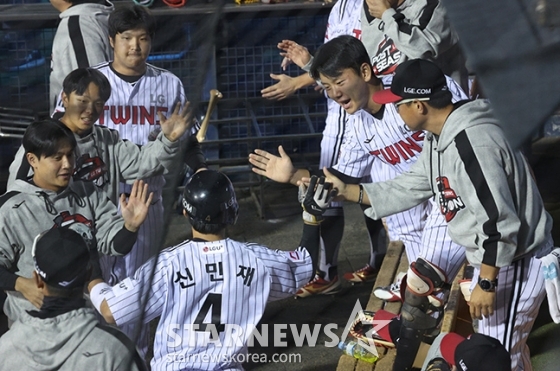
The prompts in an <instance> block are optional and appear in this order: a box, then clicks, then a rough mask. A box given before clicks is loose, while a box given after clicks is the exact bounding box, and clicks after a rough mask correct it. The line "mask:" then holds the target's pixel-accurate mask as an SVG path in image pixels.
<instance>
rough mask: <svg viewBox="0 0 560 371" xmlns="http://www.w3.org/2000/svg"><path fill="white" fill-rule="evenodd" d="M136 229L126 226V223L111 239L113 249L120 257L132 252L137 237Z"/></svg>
mask: <svg viewBox="0 0 560 371" xmlns="http://www.w3.org/2000/svg"><path fill="white" fill-rule="evenodd" d="M138 229H139V228H132V227H129V226H127V224H126V222H125V224H124V226H123V228H122V229H121V230H120V231H118V232H117V234H115V237H113V249H114V250H115V251H116V252H117V253H118V254H122V255H126V254H128V253H129V252H130V250H132V247H133V246H134V244H135V243H136V238H137V237H138Z"/></svg>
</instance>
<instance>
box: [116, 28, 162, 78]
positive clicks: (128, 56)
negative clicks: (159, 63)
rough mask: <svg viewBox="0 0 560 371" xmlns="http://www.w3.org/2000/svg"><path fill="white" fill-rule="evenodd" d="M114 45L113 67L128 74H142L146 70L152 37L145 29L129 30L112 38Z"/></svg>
mask: <svg viewBox="0 0 560 371" xmlns="http://www.w3.org/2000/svg"><path fill="white" fill-rule="evenodd" d="M110 42H111V46H112V47H113V52H114V59H113V68H114V69H115V70H116V71H117V72H119V73H122V74H123V75H126V76H137V75H141V74H143V73H144V72H145V71H146V60H147V59H148V55H149V54H150V49H151V47H152V39H151V37H150V35H149V34H148V32H147V31H146V30H144V29H135V30H127V31H124V32H123V33H118V34H116V35H115V38H114V39H113V38H110Z"/></svg>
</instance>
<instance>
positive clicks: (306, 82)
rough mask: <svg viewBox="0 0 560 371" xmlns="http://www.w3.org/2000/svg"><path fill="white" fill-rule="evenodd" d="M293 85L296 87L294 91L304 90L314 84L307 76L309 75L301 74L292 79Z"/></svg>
mask: <svg viewBox="0 0 560 371" xmlns="http://www.w3.org/2000/svg"><path fill="white" fill-rule="evenodd" d="M293 81H294V84H295V87H296V90H299V89H302V88H305V87H307V86H311V85H313V84H315V80H313V78H312V77H311V76H310V75H309V73H307V72H306V73H304V74H301V75H299V76H297V77H294V80H293Z"/></svg>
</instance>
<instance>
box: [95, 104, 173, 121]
mask: <svg viewBox="0 0 560 371" xmlns="http://www.w3.org/2000/svg"><path fill="white" fill-rule="evenodd" d="M105 111H109V120H111V122H112V123H113V124H115V125H126V124H129V123H130V124H132V125H146V124H148V125H159V118H158V116H157V112H162V113H165V112H167V107H160V106H150V107H145V106H105V107H103V112H105ZM99 125H106V122H105V114H102V115H101V116H100V117H99Z"/></svg>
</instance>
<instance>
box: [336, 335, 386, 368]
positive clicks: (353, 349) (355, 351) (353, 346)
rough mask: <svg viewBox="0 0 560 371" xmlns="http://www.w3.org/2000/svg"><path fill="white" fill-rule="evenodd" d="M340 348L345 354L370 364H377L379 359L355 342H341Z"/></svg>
mask: <svg viewBox="0 0 560 371" xmlns="http://www.w3.org/2000/svg"><path fill="white" fill-rule="evenodd" d="M338 348H339V349H342V351H343V352H344V353H345V354H348V355H349V356H351V357H354V358H357V359H361V360H362V361H365V362H368V363H375V362H376V361H377V359H378V357H377V356H376V355H375V354H373V353H371V352H370V351H368V350H367V349H365V348H364V347H362V346H361V345H360V344H359V343H358V342H357V341H354V340H348V341H345V342H344V341H341V342H340V343H339V344H338Z"/></svg>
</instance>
